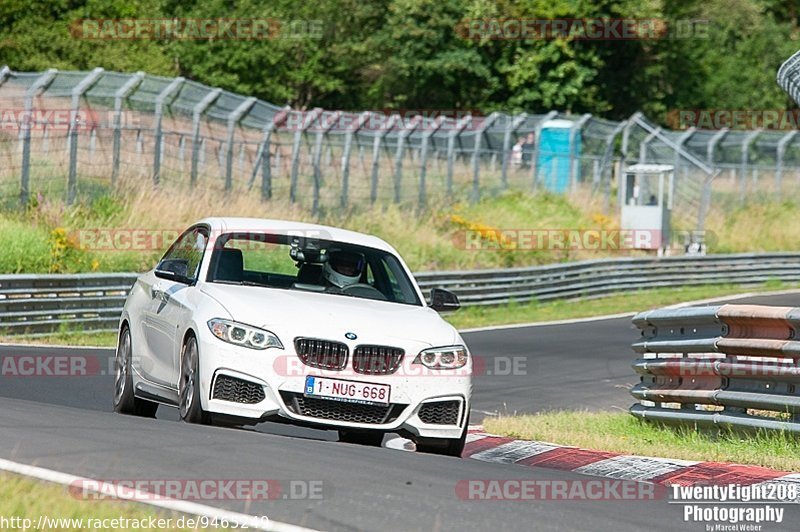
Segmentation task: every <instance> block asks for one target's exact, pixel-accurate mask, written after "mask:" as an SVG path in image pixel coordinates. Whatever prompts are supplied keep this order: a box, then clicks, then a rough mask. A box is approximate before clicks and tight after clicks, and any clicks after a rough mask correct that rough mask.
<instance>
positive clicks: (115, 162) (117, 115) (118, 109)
mask: <svg viewBox="0 0 800 532" xmlns="http://www.w3.org/2000/svg"><path fill="white" fill-rule="evenodd" d="M143 79H144V72H137V73H136V74H134V75H133V76H132V77H131V78H130V79H129V80H128V81H126V82H125V84H124V85H123V86H122V87H120V88H119V89H117V91H116V92H115V93H114V118H113V122H114V124H113V127H114V133H113V136H114V140H113V143H112V144H113V146H112V155H111V158H112V163H111V186H112V187H114V186H116V184H117V178H118V177H119V165H120V155H119V151H120V147H121V145H122V131H121V128H122V105H123V102H124V100H125V99H126V98H127V97H128V96H130V94H131V93H132V92H133V91H134V89H136V87H138V86H139V84H140V83H141V82H142V80H143Z"/></svg>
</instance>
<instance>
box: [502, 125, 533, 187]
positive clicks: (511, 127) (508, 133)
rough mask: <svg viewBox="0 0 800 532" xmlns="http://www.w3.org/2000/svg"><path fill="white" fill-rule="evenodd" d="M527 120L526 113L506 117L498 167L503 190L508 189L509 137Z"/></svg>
mask: <svg viewBox="0 0 800 532" xmlns="http://www.w3.org/2000/svg"><path fill="white" fill-rule="evenodd" d="M527 118H528V114H527V113H522V114H518V115H516V116H510V115H507V116H506V131H505V133H504V134H503V162H502V164H501V166H500V181H501V186H502V188H503V190H505V189H507V188H508V163H509V162H510V160H511V155H512V153H511V137H513V136H514V132H515V131H516V130H517V129H519V127H520V126H521V125H522V124H523V123H524V122H525V120H526V119H527Z"/></svg>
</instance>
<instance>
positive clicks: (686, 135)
mask: <svg viewBox="0 0 800 532" xmlns="http://www.w3.org/2000/svg"><path fill="white" fill-rule="evenodd" d="M696 131H697V128H696V127H690V128H689V129H687V130H686V131H684V132H683V133H681V135H680V136H679V137H678V139H677V140H676V141H675V146H676V147H675V149H674V151H675V159H674V160H673V174H672V175H673V176H674V177H673V179H674V180H675V181H680V179H681V178H680V168H681V166H682V165H681V163H682V153H683V152H684V149H683V146H684V144H686V143H687V142H689V139H691V138H692V136H693V135H694V134H695V132H696ZM673 185H674V183H673ZM673 192H674V188H673V190H670V196H669V197H670V201H672V199H673V198H672V193H673ZM671 207H672V206H671V205H670V208H671Z"/></svg>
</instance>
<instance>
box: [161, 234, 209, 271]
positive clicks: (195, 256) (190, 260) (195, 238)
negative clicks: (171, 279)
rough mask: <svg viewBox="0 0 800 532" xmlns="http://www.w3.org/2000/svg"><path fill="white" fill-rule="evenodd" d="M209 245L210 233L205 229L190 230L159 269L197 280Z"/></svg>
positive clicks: (175, 245)
mask: <svg viewBox="0 0 800 532" xmlns="http://www.w3.org/2000/svg"><path fill="white" fill-rule="evenodd" d="M207 243H208V231H207V230H206V229H205V228H204V227H192V228H190V229H189V230H187V231H186V232H185V233H183V234H182V235H181V236H180V237H179V238H178V240H176V241H175V243H174V244H172V247H170V249H169V251H167V253H166V254H165V255H164V258H163V259H161V262H159V265H158V268H159V269H161V270H168V271H171V272H174V273H177V274H179V275H181V276H183V277H187V278H189V279H192V280H196V279H197V275H198V274H199V273H200V263H201V262H202V260H203V253H204V252H205V249H206V244H207Z"/></svg>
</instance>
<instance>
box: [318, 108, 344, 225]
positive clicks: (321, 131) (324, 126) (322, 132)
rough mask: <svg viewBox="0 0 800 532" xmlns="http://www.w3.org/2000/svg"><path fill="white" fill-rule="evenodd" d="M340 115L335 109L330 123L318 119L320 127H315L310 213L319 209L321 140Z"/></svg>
mask: <svg viewBox="0 0 800 532" xmlns="http://www.w3.org/2000/svg"><path fill="white" fill-rule="evenodd" d="M341 115H342V113H341V112H340V111H336V112H335V113H334V114H333V117H332V120H331V122H330V124H323V123H322V120H320V127H319V129H317V138H316V139H315V143H314V198H313V203H312V206H311V212H312V214H317V211H318V210H319V191H320V187H321V186H322V166H321V158H322V141H323V140H324V139H325V135H327V134H328V131H330V130H331V128H333V126H335V125H336V122H338V121H339V117H340V116H341ZM323 116H324V115H323ZM320 118H321V117H320Z"/></svg>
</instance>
